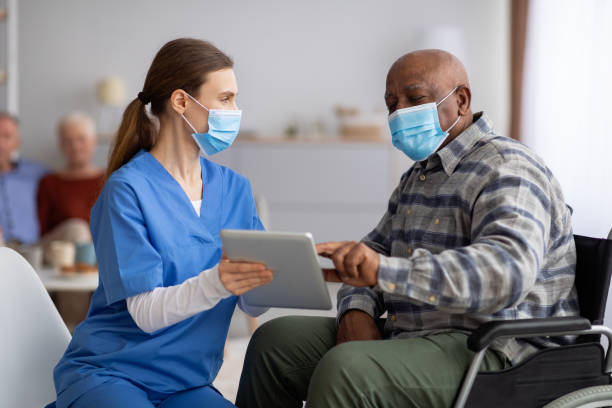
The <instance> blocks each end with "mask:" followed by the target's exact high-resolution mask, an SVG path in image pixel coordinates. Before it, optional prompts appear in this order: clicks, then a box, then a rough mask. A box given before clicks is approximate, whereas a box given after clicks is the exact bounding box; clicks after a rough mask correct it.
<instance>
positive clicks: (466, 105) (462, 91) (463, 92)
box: [457, 85, 472, 116]
mask: <svg viewBox="0 0 612 408" xmlns="http://www.w3.org/2000/svg"><path fill="white" fill-rule="evenodd" d="M457 102H458V105H459V106H458V107H459V114H460V115H461V116H464V115H466V114H467V113H468V112H469V111H470V105H471V103H472V92H471V91H470V88H468V87H467V86H463V85H461V86H460V87H459V89H457Z"/></svg>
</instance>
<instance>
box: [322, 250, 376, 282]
mask: <svg viewBox="0 0 612 408" xmlns="http://www.w3.org/2000/svg"><path fill="white" fill-rule="evenodd" d="M316 249H317V253H318V254H319V255H320V256H323V257H325V258H329V259H331V260H332V261H333V262H334V266H335V267H336V268H335V269H323V276H324V277H325V280H326V281H328V282H344V283H346V284H347V285H351V286H357V287H363V286H370V287H371V286H376V284H377V283H378V266H379V263H380V256H379V255H378V253H377V252H375V251H374V250H373V249H372V248H370V247H369V246H367V245H365V244H363V243H361V242H354V241H344V242H325V243H322V244H317V245H316Z"/></svg>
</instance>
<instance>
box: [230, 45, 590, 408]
mask: <svg viewBox="0 0 612 408" xmlns="http://www.w3.org/2000/svg"><path fill="white" fill-rule="evenodd" d="M386 88H387V89H386V93H385V100H386V103H387V107H388V109H389V114H390V117H389V125H390V128H391V133H392V138H393V144H394V145H395V146H396V147H397V148H399V149H400V150H402V151H403V152H404V153H406V154H407V155H408V156H410V157H411V158H413V160H415V161H416V162H415V164H414V165H413V166H412V167H411V168H410V169H409V170H408V171H407V172H406V173H405V174H404V175H403V176H402V178H401V181H400V184H399V186H398V187H397V188H396V190H395V191H394V193H393V194H392V196H391V199H390V201H389V206H388V210H387V212H386V214H385V215H384V216H383V217H382V219H381V221H380V223H379V224H378V226H377V227H376V228H375V229H374V230H373V231H372V232H371V233H370V234H368V235H367V236H366V237H365V238H364V239H363V241H362V242H361V243H357V242H331V243H326V244H320V245H318V247H317V249H318V251H319V253H320V254H321V255H323V256H327V257H329V258H331V259H332V260H333V262H334V265H335V269H332V270H326V271H325V273H326V277H327V279H328V280H337V281H343V282H344V283H345V285H344V286H343V287H342V289H341V291H340V292H339V295H338V318H337V321H336V320H335V319H329V318H317V317H287V318H281V319H277V320H273V321H271V322H268V323H267V324H265V325H263V326H262V327H261V328H260V329H259V330H258V331H257V332H256V333H255V335H254V337H253V338H252V340H251V343H250V345H249V350H248V352H247V357H246V361H245V364H244V369H243V373H242V378H241V380H240V388H239V391H238V398H237V402H236V405H237V406H238V407H240V408H249V407H273V406H274V407H300V406H301V401H302V400H306V401H307V406H309V407H362V406H368V407H448V406H451V404H452V403H453V400H454V399H455V396H456V394H457V391H458V388H459V386H460V383H461V380H462V378H463V376H464V374H465V372H466V369H467V367H468V365H469V363H470V361H471V359H472V357H473V353H472V352H470V351H469V350H468V348H467V345H466V340H467V336H468V334H469V333H470V331H471V330H473V329H474V328H475V327H477V326H478V325H480V324H481V323H483V322H486V321H489V320H494V319H523V318H533V317H551V316H568V315H577V314H578V304H577V298H576V291H575V288H574V273H575V261H576V250H575V247H574V241H573V234H572V228H571V222H570V221H571V220H570V213H569V211H568V208H567V207H566V205H565V202H564V199H563V195H562V193H561V188H560V186H559V184H558V182H557V181H556V180H555V178H554V177H553V175H552V174H551V172H550V170H548V169H547V168H546V166H545V165H544V164H543V163H542V161H541V160H540V159H539V158H538V157H536V155H534V154H533V153H532V152H531V151H530V150H529V149H528V148H527V147H525V146H524V145H522V144H520V143H518V142H516V141H514V140H512V139H508V138H505V137H502V136H498V135H497V134H496V133H495V132H494V130H493V128H492V125H491V122H490V121H489V120H488V119H487V117H486V115H485V114H484V113H482V112H480V113H476V114H472V112H471V108H470V102H471V92H470V88H469V82H468V78H467V74H466V72H465V69H464V67H463V65H462V64H461V63H460V62H459V61H458V60H457V59H456V58H455V57H454V56H452V55H450V54H448V53H446V52H443V51H437V50H425V51H417V52H414V53H410V54H407V55H405V56H403V57H401V58H400V59H399V60H397V61H396V62H395V63H394V64H393V66H392V67H391V69H390V71H389V73H388V76H387V84H386ZM364 193H366V194H367V192H364ZM385 312H386V313H387V314H388V315H387V318H386V319H385V320H381V319H379V318H380V317H381V315H383V313H385ZM355 340H362V341H355ZM559 341H560V340H559ZM336 345H339V346H337V347H334V346H336ZM554 345H555V343H554V340H553V339H548V340H547V339H539V340H538V341H532V342H527V341H524V340H514V339H512V340H503V341H497V342H495V344H494V346H493V347H492V349H490V350H489V351H488V352H487V354H486V357H485V360H484V362H483V366H482V367H481V369H482V370H496V369H501V368H504V367H507V366H509V365H511V364H515V363H517V362H519V361H521V360H522V359H523V358H524V357H525V356H527V355H529V354H530V353H532V352H534V351H535V350H536V348H537V347H545V346H554Z"/></svg>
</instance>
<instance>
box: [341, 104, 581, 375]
mask: <svg viewBox="0 0 612 408" xmlns="http://www.w3.org/2000/svg"><path fill="white" fill-rule="evenodd" d="M362 242H364V243H365V244H366V245H368V246H369V247H371V248H372V249H374V250H375V251H376V252H378V253H379V254H380V266H379V270H378V285H377V286H376V287H375V288H373V289H370V288H354V287H351V286H347V285H344V286H343V287H342V288H341V290H340V292H339V294H338V321H339V320H340V319H341V317H342V315H343V314H344V313H345V312H346V311H348V310H350V309H359V310H362V311H365V312H366V313H368V314H370V315H371V316H372V317H374V318H378V317H380V316H381V315H383V314H384V313H385V312H387V313H388V316H387V319H386V323H385V332H386V335H387V336H388V337H391V338H402V337H416V336H426V335H429V334H434V333H440V332H445V331H461V332H466V333H469V332H470V331H472V330H473V329H474V328H476V327H477V326H478V325H480V324H482V323H484V322H486V321H489V320H500V319H507V320H514V319H528V318H537V317H552V316H572V315H577V314H578V301H577V295H576V290H575V288H574V275H575V264H576V249H575V246H574V240H573V233H572V227H571V213H570V211H569V209H568V207H567V206H566V204H565V202H564V200H563V195H562V192H561V188H560V186H559V183H558V182H557V180H556V179H555V178H554V177H553V175H552V173H551V172H550V170H549V169H548V168H547V167H546V166H545V165H544V164H543V163H542V160H541V159H540V158H538V157H537V156H536V155H535V154H534V153H533V152H531V151H530V150H529V149H528V148H527V147H525V146H524V145H523V144H521V143H519V142H517V141H515V140H512V139H509V138H506V137H502V136H498V135H496V134H495V133H494V131H493V129H492V127H491V124H490V122H489V120H488V119H487V117H486V115H485V114H483V113H478V114H476V115H474V123H473V124H472V125H471V126H470V127H469V128H467V129H466V130H465V131H463V132H462V133H461V134H460V135H459V136H458V137H457V138H455V139H454V140H453V141H451V142H450V143H449V144H448V145H447V146H445V147H444V148H443V149H441V150H440V151H438V152H437V153H436V154H434V155H432V156H431V157H430V158H429V159H428V160H427V161H423V162H417V163H415V164H414V165H413V166H412V167H411V168H410V169H409V170H408V171H407V172H406V173H405V174H404V175H403V176H402V178H401V181H400V183H399V186H398V187H397V188H396V189H395V191H394V192H393V194H392V196H391V199H390V201H389V206H388V210H387V212H386V213H385V215H384V216H383V217H382V219H381V221H380V222H379V224H378V226H377V227H376V228H375V229H374V230H373V231H372V232H371V233H369V234H368V235H367V236H366V237H365V238H364V239H363V241H362ZM559 342H562V339H551V338H540V339H532V340H527V339H526V340H514V339H513V340H498V341H496V342H494V343H493V345H492V348H493V349H495V350H498V351H500V352H502V353H503V354H505V355H506V356H507V357H508V358H509V359H510V361H511V362H512V363H516V362H518V361H520V360H522V359H523V358H524V357H526V356H527V355H529V354H531V353H532V352H533V351H535V350H536V349H537V347H538V346H539V347H541V346H551V345H554V344H555V343H559Z"/></svg>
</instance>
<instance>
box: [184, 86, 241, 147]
mask: <svg viewBox="0 0 612 408" xmlns="http://www.w3.org/2000/svg"><path fill="white" fill-rule="evenodd" d="M187 96H189V97H190V98H191V99H193V101H194V102H195V103H197V104H198V105H200V106H201V107H202V108H204V109H206V110H207V111H208V132H206V133H198V131H197V130H196V128H195V127H193V125H192V124H191V122H189V121H188V120H187V118H186V117H185V115H181V116H182V117H183V119H185V122H187V124H188V125H189V127H190V128H191V129H193V133H192V134H191V136H192V137H193V140H195V142H196V144H197V145H198V147H199V148H200V153H201V154H202V155H204V154H206V155H207V156H212V155H213V154H215V153H219V152H220V151H223V150H225V149H227V148H228V147H230V146H231V145H232V143H234V140H235V139H236V136H238V130H239V129H240V118H241V117H242V111H241V110H239V109H236V110H226V109H208V108H207V107H205V106H204V105H202V104H201V103H200V102H198V100H197V99H196V98H194V97H193V96H191V95H189V94H187Z"/></svg>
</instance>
